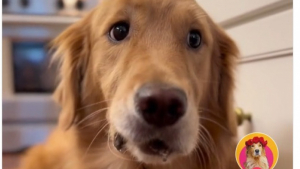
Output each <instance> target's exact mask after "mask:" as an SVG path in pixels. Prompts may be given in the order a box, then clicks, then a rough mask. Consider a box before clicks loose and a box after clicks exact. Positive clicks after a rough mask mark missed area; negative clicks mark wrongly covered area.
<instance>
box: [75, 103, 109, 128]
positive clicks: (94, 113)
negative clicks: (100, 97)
mask: <svg viewBox="0 0 300 169" xmlns="http://www.w3.org/2000/svg"><path fill="white" fill-rule="evenodd" d="M107 109H108V107H106V108H102V109H99V110H96V111H94V112H93V113H91V114H89V115H87V116H86V117H85V118H83V119H82V120H81V121H79V122H77V123H76V125H80V124H81V123H83V122H84V121H86V120H87V119H89V118H91V117H93V116H95V115H96V114H98V113H101V112H103V111H105V110H107Z"/></svg>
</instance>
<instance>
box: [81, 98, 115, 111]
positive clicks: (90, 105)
mask: <svg viewBox="0 0 300 169" xmlns="http://www.w3.org/2000/svg"><path fill="white" fill-rule="evenodd" d="M109 101H112V99H109V100H103V101H100V102H96V103H92V104H89V105H87V106H84V107H80V108H78V109H77V110H76V111H80V110H82V109H85V108H88V107H92V106H96V105H99V104H101V103H104V102H109Z"/></svg>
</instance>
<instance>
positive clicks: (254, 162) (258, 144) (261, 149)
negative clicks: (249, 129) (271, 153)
mask: <svg viewBox="0 0 300 169" xmlns="http://www.w3.org/2000/svg"><path fill="white" fill-rule="evenodd" d="M266 145H267V141H264V139H263V137H260V138H258V137H254V138H253V139H250V140H248V141H247V142H246V146H247V152H246V155H247V161H246V163H245V168H246V169H253V168H256V167H259V168H261V169H269V163H268V159H267V156H266V151H265V147H266Z"/></svg>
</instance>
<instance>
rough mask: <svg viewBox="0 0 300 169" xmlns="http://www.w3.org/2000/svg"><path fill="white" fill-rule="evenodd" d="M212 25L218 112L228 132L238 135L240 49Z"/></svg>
mask: <svg viewBox="0 0 300 169" xmlns="http://www.w3.org/2000/svg"><path fill="white" fill-rule="evenodd" d="M209 20H210V25H211V28H212V31H213V38H214V49H213V55H214V57H213V61H212V62H213V64H214V65H213V66H212V70H211V71H212V73H213V76H212V77H213V81H214V82H218V83H215V86H214V87H213V91H212V92H213V93H212V95H213V97H214V99H213V100H214V102H217V103H218V106H217V109H218V110H217V111H218V112H220V113H221V115H222V117H223V118H224V119H225V123H224V124H225V125H226V127H227V128H228V130H229V131H230V132H231V133H232V134H233V135H236V133H237V118H236V114H235V113H234V109H233V89H234V81H235V80H234V71H235V68H236V64H237V59H238V56H239V51H238V48H237V46H236V44H235V42H234V41H233V40H232V39H231V38H230V37H229V36H228V35H227V34H226V33H225V32H224V31H223V29H222V28H220V27H219V26H218V25H216V24H215V23H214V22H213V21H212V20H211V19H209Z"/></svg>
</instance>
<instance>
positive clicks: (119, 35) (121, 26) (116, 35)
mask: <svg viewBox="0 0 300 169" xmlns="http://www.w3.org/2000/svg"><path fill="white" fill-rule="evenodd" d="M128 33H129V24H128V23H126V22H118V23H116V24H115V25H114V26H113V27H112V28H111V30H110V32H109V36H110V37H111V38H112V39H113V40H115V41H121V40H123V39H125V38H126V37H127V35H128Z"/></svg>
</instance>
